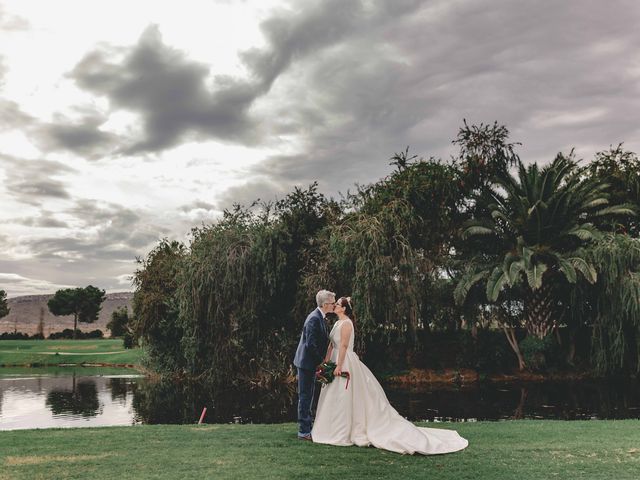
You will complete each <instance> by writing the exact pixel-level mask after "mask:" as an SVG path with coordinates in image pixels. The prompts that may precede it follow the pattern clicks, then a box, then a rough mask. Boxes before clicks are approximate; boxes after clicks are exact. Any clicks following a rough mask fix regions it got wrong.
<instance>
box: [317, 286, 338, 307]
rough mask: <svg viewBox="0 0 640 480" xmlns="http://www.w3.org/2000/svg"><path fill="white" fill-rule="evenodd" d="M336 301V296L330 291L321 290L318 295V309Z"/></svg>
mask: <svg viewBox="0 0 640 480" xmlns="http://www.w3.org/2000/svg"><path fill="white" fill-rule="evenodd" d="M335 299H336V294H335V293H333V292H330V291H329V290H320V291H319V292H318V293H316V303H317V304H318V308H321V307H322V305H324V304H325V303H331V302H332V301H333V300H335Z"/></svg>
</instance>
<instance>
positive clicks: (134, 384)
mask: <svg viewBox="0 0 640 480" xmlns="http://www.w3.org/2000/svg"><path fill="white" fill-rule="evenodd" d="M100 372H101V371H100V370H95V371H92V370H89V369H82V368H78V369H70V368H68V369H57V370H51V369H31V370H27V369H25V370H24V371H12V370H11V369H0V430H10V429H16V428H47V427H68V426H98V425H131V424H136V423H147V424H158V423H165V424H166V423H177V424H183V423H196V422H197V421H198V418H199V417H200V414H201V412H202V409H203V408H204V407H206V408H207V414H206V417H205V422H207V423H229V422H236V423H247V422H254V423H278V422H290V421H295V419H296V401H297V396H296V392H295V384H291V385H280V386H277V387H274V388H271V389H258V388H253V389H252V388H248V389H239V388H225V389H214V388H212V387H210V386H207V385H204V384H202V383H196V382H192V383H189V382H173V381H166V380H165V381H153V380H151V379H147V378H144V377H142V376H140V375H135V374H133V375H132V371H130V370H128V371H127V370H125V371H119V372H118V371H103V372H102V373H100ZM318 390H319V389H318ZM385 391H386V393H387V396H388V397H389V400H390V401H391V403H392V405H393V406H394V407H395V408H396V409H397V410H398V411H399V412H400V413H401V414H402V415H404V416H406V417H407V418H409V419H410V420H429V421H438V420H500V419H520V418H533V419H535V418H546V419H563V420H573V419H591V418H603V419H616V418H640V385H639V383H638V382H637V381H630V380H626V381H618V382H616V381H608V382H607V381H582V382H573V383H570V382H555V383H554V382H544V383H527V384H480V385H473V386H471V387H465V388H452V387H446V388H421V389H418V388H413V389H412V388H393V387H390V386H387V387H385Z"/></svg>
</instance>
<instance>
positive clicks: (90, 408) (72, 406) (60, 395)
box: [46, 375, 100, 417]
mask: <svg viewBox="0 0 640 480" xmlns="http://www.w3.org/2000/svg"><path fill="white" fill-rule="evenodd" d="M46 406H47V407H49V408H50V409H51V412H52V413H53V414H54V415H62V414H71V415H81V416H83V417H95V416H96V415H97V414H98V413H99V409H100V402H99V401H98V389H97V388H96V384H95V382H94V381H93V380H80V381H78V382H77V383H76V377H75V375H74V377H73V385H72V387H71V390H62V389H58V390H51V391H50V392H49V393H48V394H47V401H46Z"/></svg>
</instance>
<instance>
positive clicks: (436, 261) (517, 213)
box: [132, 123, 640, 385]
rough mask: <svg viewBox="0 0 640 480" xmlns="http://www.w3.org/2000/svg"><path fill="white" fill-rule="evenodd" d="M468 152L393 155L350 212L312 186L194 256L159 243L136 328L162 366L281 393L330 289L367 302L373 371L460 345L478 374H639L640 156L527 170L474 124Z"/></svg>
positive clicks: (195, 243) (363, 306) (204, 231)
mask: <svg viewBox="0 0 640 480" xmlns="http://www.w3.org/2000/svg"><path fill="white" fill-rule="evenodd" d="M454 143H455V144H457V145H458V146H459V149H460V150H459V154H458V155H457V156H456V158H453V159H451V161H446V162H445V161H441V160H439V159H435V158H429V159H423V158H418V157H416V156H411V155H410V154H409V151H408V149H407V150H405V151H403V152H401V153H398V154H396V155H394V156H393V157H392V159H391V165H392V167H393V171H392V172H391V173H390V174H389V175H388V176H387V177H385V178H383V179H381V180H379V181H378V182H375V183H372V184H370V185H365V186H356V187H355V191H354V192H350V193H348V194H347V195H345V196H344V198H341V199H340V200H339V201H338V200H334V199H328V198H326V197H325V196H324V195H323V194H322V193H320V192H319V191H318V188H317V184H312V185H310V186H309V187H308V188H306V189H305V188H295V189H294V191H293V192H291V193H290V194H289V195H287V196H286V197H285V198H283V199H282V200H280V201H277V202H275V203H260V202H256V203H254V204H252V205H250V206H240V205H235V206H234V207H233V208H232V209H230V210H228V211H225V212H224V215H223V216H222V218H221V219H220V220H218V221H216V222H214V223H213V224H211V225H204V226H201V227H196V228H194V229H193V230H192V235H191V241H190V243H189V244H188V245H185V244H182V243H179V242H175V241H169V240H167V239H164V240H162V241H160V242H159V244H158V245H157V246H156V247H155V248H154V249H153V250H152V251H151V252H150V253H149V254H148V255H147V257H146V258H143V259H141V260H140V264H139V268H138V270H137V271H136V273H135V277H134V284H135V287H136V291H135V295H134V300H133V309H134V319H133V320H132V330H133V332H134V333H135V335H136V336H137V337H139V338H140V339H141V341H142V342H143V344H144V345H145V346H146V348H147V350H148V354H149V359H150V362H151V364H152V365H151V366H152V367H153V368H155V369H156V370H158V371H160V372H164V373H176V374H185V375H189V376H199V377H201V378H209V379H210V380H212V381H213V382H214V383H223V384H234V383H238V382H246V381H249V380H250V381H251V382H254V384H255V383H257V384H263V385H268V384H269V383H270V382H274V381H278V379H280V378H281V377H283V376H285V375H287V374H288V373H289V372H290V363H291V359H292V355H293V352H294V350H295V346H296V344H297V340H298V336H299V333H300V328H301V323H302V320H303V319H304V317H305V316H306V314H307V313H308V311H309V310H310V309H311V308H313V306H314V305H313V298H314V295H315V292H316V291H317V290H318V289H320V288H328V289H330V290H333V291H336V292H337V293H338V294H339V295H343V294H350V295H351V296H352V297H353V299H354V309H355V313H356V316H357V320H356V338H357V345H356V348H357V349H358V350H359V352H360V353H361V354H363V355H364V356H365V357H366V359H367V360H368V361H370V363H372V364H375V362H376V361H379V359H383V360H384V359H392V358H397V352H402V358H398V359H397V360H398V362H399V363H398V364H399V365H403V366H405V367H406V366H414V365H417V364H420V363H421V362H425V361H427V360H429V358H430V355H431V353H430V352H432V351H433V350H436V351H437V349H438V345H442V344H443V342H445V341H449V340H450V339H451V338H454V337H455V338H456V342H457V345H458V346H462V353H461V357H463V359H464V360H463V363H464V364H468V365H474V360H473V359H474V358H475V359H476V360H477V361H475V365H476V366H479V365H483V364H487V363H488V364H492V365H491V367H493V368H495V366H496V363H499V362H502V364H503V365H504V363H505V361H504V360H505V358H504V354H505V352H506V354H508V355H509V358H511V359H513V361H514V362H515V364H516V366H517V367H519V368H520V369H525V368H529V369H538V370H542V369H545V368H551V367H553V366H554V365H556V366H565V367H566V366H571V365H573V364H575V363H576V362H578V361H579V360H580V361H585V362H586V365H583V367H585V368H595V369H597V370H598V371H600V372H638V371H639V370H640V307H639V302H638V299H639V298H640V240H639V239H638V234H639V231H640V228H639V224H638V216H637V213H638V210H639V209H640V162H639V161H638V158H637V156H636V155H635V154H633V153H632V152H627V151H625V150H624V149H623V147H622V145H619V146H617V147H615V148H610V149H609V150H607V151H604V152H600V153H598V154H597V155H596V158H595V160H594V161H592V162H591V163H586V164H582V163H581V162H580V161H578V160H577V159H576V158H575V156H574V155H573V152H570V153H568V154H562V153H560V154H558V155H557V157H556V158H555V159H554V160H553V161H552V162H551V163H549V164H546V165H543V166H539V165H537V164H536V163H530V164H525V163H524V162H523V161H522V160H521V159H520V157H519V156H518V154H517V152H516V149H517V144H515V143H511V142H510V141H509V132H508V130H507V129H506V128H505V127H504V126H500V125H498V124H493V125H467V124H466V123H465V124H464V126H463V127H462V128H461V129H460V131H459V133H458V136H457V138H456V139H455V140H454ZM447 339H449V340H447ZM585 339H586V340H585ZM585 344H587V352H586V353H584V352H583V350H584V345H585ZM576 351H578V353H580V352H582V357H580V358H577V357H576ZM509 352H510V353H509ZM425 359H426V360H425ZM380 363H381V364H382V363H383V362H380ZM427 363H429V362H428V361H427ZM380 368H384V367H382V366H381V367H380Z"/></svg>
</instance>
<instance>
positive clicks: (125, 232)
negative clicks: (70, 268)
mask: <svg viewBox="0 0 640 480" xmlns="http://www.w3.org/2000/svg"><path fill="white" fill-rule="evenodd" d="M65 213H66V214H68V215H70V216H72V218H73V219H74V222H73V223H74V229H73V230H72V231H70V232H69V234H68V235H65V236H64V237H60V236H56V237H42V238H37V239H34V240H30V241H27V242H26V246H28V248H29V249H30V250H31V251H32V252H33V254H34V256H35V257H37V258H39V259H47V260H55V259H58V260H69V259H70V260H73V261H75V262H78V261H80V262H82V261H92V259H98V260H113V261H124V262H127V261H133V260H134V259H135V258H136V257H137V256H140V255H143V254H144V253H145V251H146V250H147V249H148V248H149V247H150V246H151V245H152V244H153V243H155V242H156V241H157V240H158V239H159V237H160V236H161V235H162V234H164V233H167V231H166V229H164V228H162V227H159V226H156V225H153V224H150V223H148V222H146V221H144V220H143V219H142V218H141V216H140V215H139V214H138V213H136V212H134V211H133V210H131V209H129V208H127V207H123V206H121V205H118V204H115V203H104V202H97V201H93V200H88V199H82V200H78V201H76V202H75V204H74V206H72V207H71V208H69V209H68V210H66V212H65Z"/></svg>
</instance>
